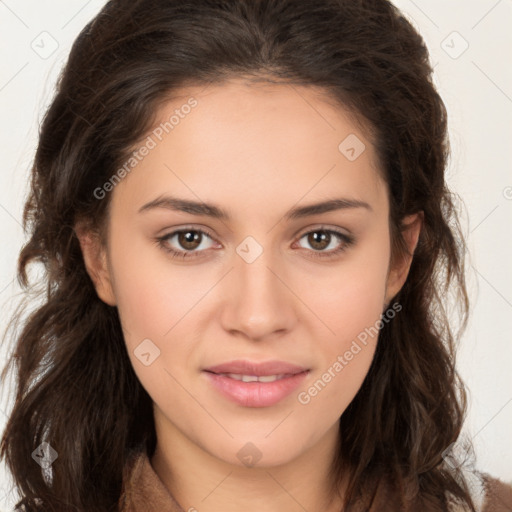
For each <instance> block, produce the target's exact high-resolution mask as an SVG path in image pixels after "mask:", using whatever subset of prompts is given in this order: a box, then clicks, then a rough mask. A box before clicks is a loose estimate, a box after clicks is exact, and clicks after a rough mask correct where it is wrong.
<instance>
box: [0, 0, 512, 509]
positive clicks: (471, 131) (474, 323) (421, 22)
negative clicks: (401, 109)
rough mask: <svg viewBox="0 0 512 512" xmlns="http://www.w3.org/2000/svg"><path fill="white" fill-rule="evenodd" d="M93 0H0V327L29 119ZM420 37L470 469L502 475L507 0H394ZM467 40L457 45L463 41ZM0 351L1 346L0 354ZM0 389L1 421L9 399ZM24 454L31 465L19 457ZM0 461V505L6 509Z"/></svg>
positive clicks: (508, 211) (510, 8) (508, 326)
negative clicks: (445, 202)
mask: <svg viewBox="0 0 512 512" xmlns="http://www.w3.org/2000/svg"><path fill="white" fill-rule="evenodd" d="M104 3H105V2H104V0H89V1H84V0H66V1H64V0H61V1H56V0H51V1H50V0H47V1H43V0H23V1H15V0H0V47H1V48H2V53H1V59H2V60H1V65H0V108H1V110H0V112H1V116H0V130H1V133H0V144H1V146H0V148H1V151H0V159H1V172H0V233H1V242H0V243H1V244H2V252H1V256H0V311H1V315H2V316H1V322H0V328H1V329H2V330H3V329H4V328H5V326H6V322H7V318H8V317H9V314H10V313H11V312H12V309H13V305H14V303H13V300H14V299H15V294H16V293H17V292H18V291H19V288H18V286H17V283H16V281H15V279H14V275H15V269H16V259H17V256H18V251H19V249H20V247H21V245H22V243H23V240H24V236H23V231H22V228H21V224H20V223H21V216H22V208H23V203H24V198H25V194H26V190H27V177H28V171H29V168H30V164H31V161H32V158H33V154H34V150H35V146H36V143H37V132H38V125H39V122H40V120H41V117H42V113H43V112H44V110H45V108H46V106H47V105H48V103H49V101H50V99H51V95H52V92H53V87H54V83H55V80H56V78H57V74H58V72H59V70H60V68H61V66H62V65H63V63H64V62H65V60H66V58H67V55H68V53H69V50H70V47H71V44H72V42H73V41H74V39H75V38H76V36H77V35H78V33H79V32H80V30H81V29H82V28H83V26H84V25H85V24H86V23H87V22H88V21H89V20H90V19H91V18H92V17H93V16H94V15H95V14H96V13H97V12H98V11H99V10H100V9H101V7H102V6H103V5H104ZM395 4H396V5H397V6H398V7H399V8H400V9H402V10H403V12H404V13H405V14H406V15H407V17H408V18H409V19H410V20H411V21H412V23H413V24H414V25H415V26H416V28H417V29H418V30H419V31H420V33H421V34H422V35H423V37H424V38H425V40H426V42H427V44H428V46H429V49H430V52H431V60H432V62H433V64H435V74H436V85H437V86H438V88H439V90H440V93H441V95H442V97H443V99H444V100H445V103H446V105H447V108H448V113H449V126H450V137H451V144H452V158H451V162H450V167H449V171H448V180H449V183H450V185H451V187H452V189H453V190H454V191H455V192H457V193H458V194H459V195H460V196H461V198H462V199H463V201H464V203H465V205H466V211H465V212H464V213H463V216H462V223H463V227H464V230H465V232H466V234H467V237H468V245H469V249H470V255H469V258H468V261H467V266H468V285H469V287H470V294H471V299H472V316H471V319H470V322H469V325H468V328H467V330H466V333H465V335H464V337H463V339H462V343H461V348H460V351H459V356H458V368H459V370H460V372H461V374H462V377H463V378H464V380H465V382H466V384H467V385H468V387H469V390H470V410H469V414H468V419H467V421H466V426H465V432H466V433H467V435H468V436H470V437H471V438H472V439H473V442H474V443H475V447H476V449H477V456H478V459H477V464H476V465H477V468H478V469H481V470H483V471H485V472H488V473H490V474H492V475H494V476H496V477H499V478H501V479H503V480H505V481H512V428H511V426H512V374H511V370H510V365H511V363H512V340H511V337H512V265H511V264H510V262H511V260H512V241H511V236H510V234H511V229H510V225H511V221H512V172H511V160H512V159H511V156H510V154H511V153H510V151H511V146H512V123H511V121H512V70H511V64H510V63H511V62H512V60H511V57H512V51H511V50H512V30H511V28H512V1H511V0H414V1H413V0H395ZM466 46H467V48H466ZM4 361H5V347H2V352H0V363H1V364H2V367H3V364H4ZM6 388H7V386H5V387H4V389H3V391H2V402H1V404H0V405H1V407H2V411H1V412H0V429H2V430H3V427H4V424H5V419H6V416H5V412H4V411H7V410H8V408H9V403H10V402H11V397H10V396H9V393H8V389H6ZM27 464H35V462H34V461H33V460H32V459H30V460H27ZM13 502H14V495H13V494H12V482H11V480H10V477H9V475H8V474H6V471H5V467H4V465H3V464H2V465H0V510H3V511H7V510H12V504H13Z"/></svg>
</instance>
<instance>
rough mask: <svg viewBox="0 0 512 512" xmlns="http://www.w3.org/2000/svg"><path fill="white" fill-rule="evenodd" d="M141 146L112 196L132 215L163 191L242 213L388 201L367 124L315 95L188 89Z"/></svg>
mask: <svg viewBox="0 0 512 512" xmlns="http://www.w3.org/2000/svg"><path fill="white" fill-rule="evenodd" d="M144 145H146V146H147V147H149V146H151V149H150V150H149V151H147V150H146V151H144V153H145V156H144V157H143V158H140V160H139V161H137V164H136V165H135V166H134V168H133V170H132V171H131V172H130V173H129V175H128V176H127V177H126V178H125V179H123V180H122V182H121V183H120V184H119V185H118V186H117V187H116V190H115V191H114V197H115V196H117V197H118V198H123V200H124V201H125V202H126V201H128V202H130V203H132V204H133V207H134V208H135V207H140V205H141V204H142V203H143V202H146V201H149V200H151V199H154V196H155V195H156V194H163V193H172V194H173V195H179V196H180V197H187V198H190V199H194V200H197V199H202V200H204V201H208V202H215V203H222V204H225V205H227V206H228V208H227V209H230V206H232V207H233V209H235V208H236V207H237V205H238V206H239V207H240V208H241V210H244V209H246V208H249V206H251V207H254V208H255V209H256V208H258V207H259V208H260V210H261V209H262V208H265V209H269V208H274V207H275V208H279V207H282V208H286V209H287V207H289V206H290V205H292V204H295V203H297V202H299V201H301V200H303V201H304V202H306V203H308V202H312V201H314V200H317V199H329V198H331V196H332V197H335V196H347V197H350V198H351V199H355V200H364V201H367V202H370V201H371V202H373V203H379V202H380V203H382V202H383V201H384V202H385V199H386V195H387V194H386V192H385V189H386V187H385V184H384V183H383V182H382V180H381V178H380V172H379V169H378V167H377V158H376V155H375V152H374V148H373V144H372V142H371V141H370V139H369V138H368V136H367V135H366V134H365V132H364V131H363V128H362V127H361V125H360V123H358V122H357V120H356V119H354V117H353V116H351V115H350V113H349V112H347V111H346V110H345V109H343V108H341V107H339V106H336V105H335V104H334V102H333V101H332V99H330V98H329V97H327V96H326V94H325V92H323V91H322V90H320V89H318V88H312V87H305V86H297V85H289V84H284V83H280V84H268V83H257V84H255V83H248V82H246V81H242V80H230V81H227V82H225V83H223V84H221V85H209V86H202V87H187V88H183V89H181V90H179V91H177V92H175V94H174V95H173V97H172V99H170V100H168V101H166V102H165V103H163V104H162V105H161V106H160V108H159V109H158V111H157V115H156V123H155V124H154V126H153V127H152V128H151V130H150V131H149V132H148V133H147V134H146V135H145V137H144V138H143V139H142V140H141V141H140V142H139V143H138V144H137V145H136V146H135V147H134V150H135V151H138V150H139V149H140V148H143V146H144ZM139 153H140V151H139ZM376 206H377V208H378V207H379V204H376ZM381 206H382V207H385V204H381Z"/></svg>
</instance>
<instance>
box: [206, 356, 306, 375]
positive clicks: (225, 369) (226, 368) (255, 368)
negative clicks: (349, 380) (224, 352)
mask: <svg viewBox="0 0 512 512" xmlns="http://www.w3.org/2000/svg"><path fill="white" fill-rule="evenodd" d="M307 370H308V368H304V367H302V366H298V365H296V364H292V363H287V362H286V361H275V360H274V361H264V362H256V361H247V360H242V359H237V360H235V361H228V362H226V363H221V364H217V365H215V366H210V367H208V368H205V371H207V372H212V373H235V374H238V375H254V376H256V377H261V376H265V375H286V374H296V373H302V372H305V371H307Z"/></svg>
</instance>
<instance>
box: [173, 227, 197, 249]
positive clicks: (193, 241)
mask: <svg viewBox="0 0 512 512" xmlns="http://www.w3.org/2000/svg"><path fill="white" fill-rule="evenodd" d="M177 235H178V243H179V244H180V246H181V247H183V249H187V250H189V251H192V250H194V249H197V248H198V247H199V245H201V239H202V233H200V232H199V231H192V230H189V231H180V232H178V233H177Z"/></svg>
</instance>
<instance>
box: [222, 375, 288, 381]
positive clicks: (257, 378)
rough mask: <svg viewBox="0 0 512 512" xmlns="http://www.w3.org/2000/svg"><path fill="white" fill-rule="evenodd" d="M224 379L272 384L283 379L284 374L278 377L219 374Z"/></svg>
mask: <svg viewBox="0 0 512 512" xmlns="http://www.w3.org/2000/svg"><path fill="white" fill-rule="evenodd" d="M221 375H224V376H226V377H229V378H230V379H234V380H241V381H242V382H274V381H276V380H279V379H282V378H283V377H285V376H286V375H285V374H280V375H261V376H257V375H241V374H239V373H221Z"/></svg>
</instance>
